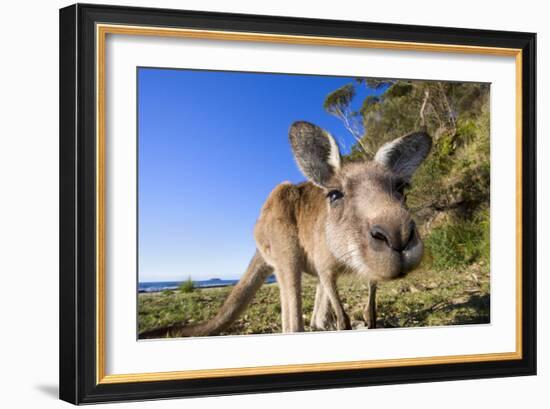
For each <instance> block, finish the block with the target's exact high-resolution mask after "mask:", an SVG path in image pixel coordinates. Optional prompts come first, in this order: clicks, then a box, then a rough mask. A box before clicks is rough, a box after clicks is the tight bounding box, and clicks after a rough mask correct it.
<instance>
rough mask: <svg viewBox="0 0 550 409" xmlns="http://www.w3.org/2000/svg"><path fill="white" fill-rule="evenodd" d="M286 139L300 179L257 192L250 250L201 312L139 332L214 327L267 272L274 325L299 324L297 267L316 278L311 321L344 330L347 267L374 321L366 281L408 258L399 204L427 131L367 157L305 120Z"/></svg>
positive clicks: (415, 237)
mask: <svg viewBox="0 0 550 409" xmlns="http://www.w3.org/2000/svg"><path fill="white" fill-rule="evenodd" d="M289 139H290V145H291V148H292V151H293V154H294V158H295V160H296V162H297V165H298V167H299V169H300V170H301V172H302V173H303V175H304V176H305V177H306V178H307V179H308V181H307V182H304V183H301V184H292V183H289V182H283V183H281V184H279V185H278V186H276V187H275V189H274V190H273V191H272V192H271V193H270V195H269V197H268V198H267V200H266V201H265V203H264V205H263V207H262V209H261V212H260V216H259V218H258V220H257V222H256V225H255V228H254V238H255V241H256V246H257V250H256V253H255V255H254V256H253V257H252V260H251V261H250V264H249V266H248V268H247V270H246V272H245V274H244V275H243V277H242V278H241V280H240V281H239V282H238V283H237V285H236V286H235V287H234V288H233V290H232V291H231V293H230V294H229V296H228V298H227V299H226V301H225V303H224V304H223V306H222V307H221V309H220V310H219V312H218V313H217V315H216V316H215V317H214V318H213V319H211V320H210V321H206V322H203V323H199V324H195V325H188V326H184V325H181V324H176V325H172V326H169V327H163V328H158V329H154V330H151V331H147V332H144V333H142V334H140V338H156V337H161V336H166V335H168V334H170V335H172V336H182V337H183V336H207V335H215V334H218V333H220V332H221V331H223V330H225V329H226V328H228V327H229V326H230V325H231V324H232V323H233V322H234V321H235V320H236V319H237V318H238V317H239V315H240V314H241V313H242V312H243V311H244V310H245V309H246V307H247V306H248V304H249V303H250V301H251V300H252V298H253V297H254V294H255V293H256V291H257V290H258V289H259V288H260V287H261V285H262V284H263V283H264V282H265V279H266V278H267V277H268V276H269V275H270V274H272V273H274V274H275V276H276V279H277V283H278V285H279V289H280V300H281V321H282V331H283V332H285V333H288V332H298V331H303V330H304V322H303V318H302V294H301V278H302V274H303V273H305V274H310V275H313V276H316V277H317V278H318V284H317V288H316V295H315V304H314V311H313V315H312V319H311V326H312V328H314V329H327V328H328V327H329V326H330V325H331V316H332V314H334V316H335V321H336V323H335V327H336V329H337V330H347V329H351V325H350V320H349V317H348V315H347V314H346V312H345V311H344V308H343V306H342V302H341V301H340V298H339V296H338V290H337V286H336V281H337V278H338V276H339V275H341V274H343V273H348V272H349V273H354V274H356V275H357V276H359V277H360V278H363V279H366V280H368V282H369V293H370V294H369V301H368V306H367V308H366V310H365V313H364V315H365V318H366V320H367V323H368V326H369V328H374V327H375V325H376V308H375V293H376V283H377V282H379V281H385V280H392V279H396V278H398V277H402V276H403V275H405V274H406V273H407V272H410V271H411V270H413V269H414V268H415V267H417V266H418V264H419V263H420V261H421V259H422V255H423V244H422V241H421V239H420V236H419V233H418V230H417V228H416V225H415V223H414V221H413V219H412V217H411V214H410V213H409V211H408V210H407V208H406V203H405V195H404V189H405V188H406V187H407V186H408V185H409V182H410V181H411V178H412V176H413V174H414V172H415V171H416V169H417V168H418V166H419V165H420V164H421V163H422V162H423V161H424V159H425V158H426V157H427V156H428V154H429V152H430V150H431V146H432V140H431V138H430V137H429V136H428V134H427V133H425V132H415V133H411V134H409V135H406V136H403V137H400V138H397V139H395V140H393V141H390V142H388V143H386V144H384V145H383V146H382V147H381V148H380V149H379V150H378V152H377V153H376V155H375V156H374V159H373V160H372V161H364V162H349V163H344V162H343V160H342V157H341V155H340V151H339V149H338V145H337V144H336V142H335V140H334V138H333V137H332V136H331V135H330V134H329V133H328V132H327V131H325V130H323V129H321V128H319V127H318V126H316V125H313V124H311V123H308V122H304V121H299V122H295V123H294V124H292V126H291V128H290V131H289Z"/></svg>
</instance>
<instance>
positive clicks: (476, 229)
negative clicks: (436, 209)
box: [425, 210, 490, 270]
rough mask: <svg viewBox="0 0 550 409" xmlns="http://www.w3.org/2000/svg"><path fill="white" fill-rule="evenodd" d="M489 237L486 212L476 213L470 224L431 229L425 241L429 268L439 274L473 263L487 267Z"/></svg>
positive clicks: (487, 213)
mask: <svg viewBox="0 0 550 409" xmlns="http://www.w3.org/2000/svg"><path fill="white" fill-rule="evenodd" d="M489 235H490V229H489V212H488V210H484V211H482V212H480V213H478V214H477V215H476V216H475V217H474V218H473V220H471V221H462V222H454V223H449V224H445V225H442V226H439V227H436V228H434V229H433V230H432V231H431V233H430V235H429V236H428V237H427V238H426V240H425V245H426V250H427V251H428V253H429V255H430V259H431V264H432V266H433V267H434V268H436V269H440V270H443V269H451V268H457V267H463V266H466V265H469V264H472V263H474V262H485V263H489V256H490V242H489Z"/></svg>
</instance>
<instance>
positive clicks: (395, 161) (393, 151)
mask: <svg viewBox="0 0 550 409" xmlns="http://www.w3.org/2000/svg"><path fill="white" fill-rule="evenodd" d="M431 149H432V138H431V137H430V136H429V135H428V134H427V133H426V132H414V133H411V134H409V135H406V136H402V137H401V138H397V139H394V140H393V141H390V142H387V143H385V144H384V145H382V146H381V147H380V149H378V152H376V155H375V156H374V160H375V161H376V162H378V163H380V164H382V165H384V166H386V167H387V168H388V169H390V170H391V171H393V172H395V173H398V174H400V175H401V176H403V177H405V178H406V179H407V180H410V179H411V177H412V175H413V174H414V172H415V171H416V169H417V168H418V166H420V164H421V163H422V161H424V159H426V157H427V156H428V154H429V153H430V150H431Z"/></svg>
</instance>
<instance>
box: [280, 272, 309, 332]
mask: <svg viewBox="0 0 550 409" xmlns="http://www.w3.org/2000/svg"><path fill="white" fill-rule="evenodd" d="M275 271H276V277H277V282H278V283H279V291H280V293H281V316H282V325H283V332H302V331H303V330H304V320H303V317H302V273H301V271H300V269H299V268H298V266H296V265H287V266H284V265H283V266H280V267H279V266H278V267H277V268H276V269H275Z"/></svg>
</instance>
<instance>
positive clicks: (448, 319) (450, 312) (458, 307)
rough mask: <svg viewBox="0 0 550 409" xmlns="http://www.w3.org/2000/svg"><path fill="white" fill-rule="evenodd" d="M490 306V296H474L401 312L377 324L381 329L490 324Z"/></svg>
mask: <svg viewBox="0 0 550 409" xmlns="http://www.w3.org/2000/svg"><path fill="white" fill-rule="evenodd" d="M490 305H491V296H490V294H483V295H478V294H474V295H471V296H468V298H467V299H466V300H464V301H460V302H453V301H452V300H451V301H440V302H437V303H435V304H433V305H431V306H429V307H426V308H423V309H420V310H414V309H412V310H409V311H400V313H399V315H397V314H395V313H394V314H391V315H389V316H387V317H383V318H379V319H378V320H377V323H378V326H379V327H381V328H399V327H424V326H438V325H467V324H488V323H490ZM382 308H383V307H382ZM382 308H380V309H382ZM439 321H440V322H439Z"/></svg>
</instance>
